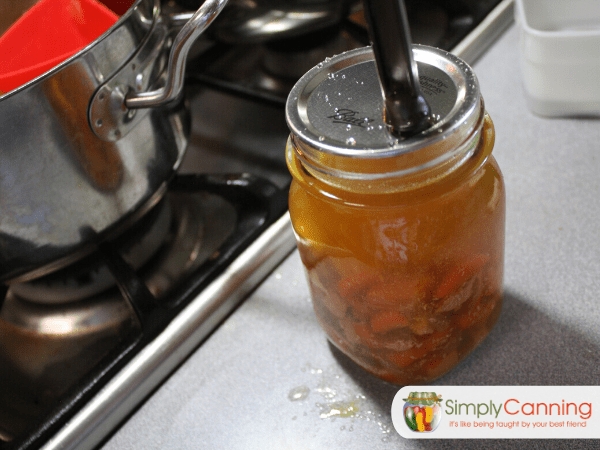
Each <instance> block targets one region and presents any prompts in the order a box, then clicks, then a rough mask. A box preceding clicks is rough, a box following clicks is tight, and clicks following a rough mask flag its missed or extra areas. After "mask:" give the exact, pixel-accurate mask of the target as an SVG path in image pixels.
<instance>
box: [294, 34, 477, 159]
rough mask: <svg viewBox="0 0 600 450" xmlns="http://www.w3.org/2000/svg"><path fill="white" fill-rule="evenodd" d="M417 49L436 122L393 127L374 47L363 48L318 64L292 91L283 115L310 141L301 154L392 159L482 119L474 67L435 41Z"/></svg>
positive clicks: (466, 132) (421, 76) (467, 129)
mask: <svg viewBox="0 0 600 450" xmlns="http://www.w3.org/2000/svg"><path fill="white" fill-rule="evenodd" d="M413 55H414V59H415V62H416V63H417V67H418V71H419V80H420V83H421V89H422V90H423V94H424V95H425V97H426V99H427V101H428V102H429V105H430V106H431V110H432V112H433V114H434V118H435V124H434V125H433V126H432V127H431V128H429V129H427V130H425V131H423V132H422V133H419V134H417V135H415V136H412V137H410V138H407V139H402V140H398V139H397V138H396V137H394V136H393V135H391V134H390V133H389V131H388V128H387V126H386V124H385V122H384V119H383V94H382V91H381V87H380V84H379V79H378V75H377V68H376V66H375V61H374V56H373V52H372V50H371V48H370V47H365V48H360V49H356V50H352V51H349V52H346V53H343V54H341V55H338V56H335V57H333V58H331V59H328V60H326V61H325V62H323V63H321V64H319V65H317V66H316V67H314V68H313V69H311V70H310V71H309V72H307V73H306V74H305V75H304V76H303V77H302V78H301V79H300V80H299V81H298V83H297V84H296V85H295V86H294V88H293V89H292V90H291V92H290V94H289V97H288V100H287V105H286V119H287V122H288V126H289V127H290V130H291V131H292V133H293V134H294V135H296V136H297V137H298V138H299V139H300V140H301V141H303V142H304V143H305V144H308V146H309V147H311V148H309V149H304V150H305V152H304V156H305V157H307V158H308V159H310V160H313V161H317V160H319V158H320V156H322V154H323V153H326V154H328V155H330V156H334V157H341V158H342V159H346V158H351V159H357V158H358V159H361V158H366V159H371V160H372V159H381V158H390V157H396V156H398V155H400V154H406V153H410V152H414V151H416V150H419V149H421V148H423V147H428V146H431V145H433V144H436V143H438V142H440V141H442V140H444V139H447V138H448V137H449V136H451V135H453V134H455V133H457V132H460V133H461V134H462V133H464V136H469V135H470V134H472V132H473V131H474V130H475V129H476V127H477V126H478V124H480V123H481V121H480V116H481V110H482V106H481V105H482V100H481V95H480V92H479V84H478V82H477V78H476V76H475V74H474V72H473V71H472V69H471V68H470V67H469V66H468V65H467V64H466V63H465V62H463V61H462V60H460V59H459V58H457V57H456V56H454V55H452V54H450V53H448V52H445V51H443V50H439V49H436V48H431V47H425V46H420V45H415V46H413ZM311 152H314V154H311ZM319 154H320V155H319Z"/></svg>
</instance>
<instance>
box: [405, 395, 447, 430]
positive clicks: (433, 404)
mask: <svg viewBox="0 0 600 450" xmlns="http://www.w3.org/2000/svg"><path fill="white" fill-rule="evenodd" d="M441 400H442V396H441V395H436V393H435V392H411V393H410V395H409V396H408V397H407V398H405V399H404V401H405V402H406V403H405V404H404V420H405V422H406V425H408V428H410V429H411V430H412V431H416V432H420V433H424V432H429V431H433V430H435V429H436V428H437V426H438V425H439V424H440V420H441V418H442V409H441V407H440V402H441Z"/></svg>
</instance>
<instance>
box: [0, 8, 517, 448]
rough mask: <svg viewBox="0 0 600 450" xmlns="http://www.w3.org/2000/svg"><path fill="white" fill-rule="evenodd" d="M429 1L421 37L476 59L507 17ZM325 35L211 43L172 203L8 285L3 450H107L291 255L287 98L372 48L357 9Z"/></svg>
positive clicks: (200, 52) (192, 67) (193, 98)
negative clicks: (329, 66)
mask: <svg viewBox="0 0 600 450" xmlns="http://www.w3.org/2000/svg"><path fill="white" fill-rule="evenodd" d="M498 3H500V6H498V7H496V8H494V7H495V6H496V5H497V4H498ZM415 4H417V2H415ZM418 4H419V5H421V6H423V5H425V6H426V7H427V8H428V9H423V8H422V7H414V6H413V7H412V13H411V15H412V18H413V19H412V20H413V22H412V23H411V26H412V27H413V29H412V32H413V36H414V40H415V41H416V42H418V43H425V44H433V45H438V46H442V47H445V48H447V49H453V48H455V46H456V44H457V43H458V42H460V44H459V46H460V45H463V50H461V51H464V52H465V54H466V55H468V57H467V60H468V62H471V61H469V59H472V58H474V57H476V55H477V52H478V51H481V49H482V45H475V46H474V45H473V44H472V43H473V42H475V41H477V42H479V43H481V42H483V43H485V42H486V40H490V39H493V38H494V33H497V32H499V30H500V29H502V27H503V26H505V25H506V23H508V22H509V21H510V16H511V12H510V10H509V8H508V6H507V5H510V0H505V1H504V2H499V0H486V1H481V2H469V1H467V0H464V2H463V1H456V2H454V1H452V2H437V1H433V0H432V1H431V2H421V3H418ZM440 5H454V6H452V8H454V10H452V8H450V10H444V9H440V8H441V6H440ZM410 8H411V7H410V3H409V10H410ZM469 8H470V9H469ZM465 11H467V12H465ZM468 11H471V12H468ZM490 11H491V13H490ZM486 21H487V22H489V23H487V24H485V26H484V27H483V28H481V29H478V28H477V26H478V24H480V23H482V22H483V23H485V22H486ZM469 32H471V34H469V35H468V36H467V38H466V39H465V35H467V33H469ZM473 33H475V34H476V35H477V36H476V39H475V38H473V37H472V36H473ZM318 37H319V38H321V39H316V38H315V35H313V34H311V33H308V34H307V35H306V36H302V37H301V38H294V39H293V40H289V39H285V40H281V41H277V40H276V41H274V42H268V43H260V44H253V45H232V44H221V43H215V42H212V41H208V42H200V43H199V44H198V46H197V47H198V48H197V49H196V50H195V52H193V53H194V54H193V55H192V57H191V59H190V61H189V64H188V70H187V82H186V84H187V87H186V92H185V96H184V101H185V102H186V103H187V105H188V107H189V109H190V111H191V115H192V131H191V136H190V141H189V146H188V149H187V152H186V155H185V158H184V160H183V162H182V164H181V166H180V169H179V171H178V174H177V176H176V177H175V179H174V180H173V181H172V182H171V184H170V187H169V190H168V193H167V194H166V195H165V196H164V197H163V199H162V200H161V202H159V203H158V204H157V205H155V207H154V208H153V209H152V210H151V211H150V213H148V214H147V215H146V216H145V217H144V220H142V221H140V222H139V223H137V224H135V226H134V227H133V228H132V229H130V230H128V231H127V232H126V233H125V234H124V235H122V236H120V237H118V238H116V239H114V240H112V241H110V242H104V243H102V244H100V245H99V246H98V249H97V252H96V253H94V254H93V255H91V256H89V257H87V258H86V259H84V260H81V261H78V262H77V263H76V264H75V265H73V266H71V267H67V268H65V269H63V270H60V271H59V272H55V273H52V274H50V275H47V276H45V277H43V278H38V279H34V280H30V281H28V282H26V283H21V284H18V285H11V286H8V287H4V288H3V290H4V291H6V292H5V295H3V303H2V307H1V309H0V336H1V338H0V386H2V388H1V390H0V450H6V449H22V450H26V449H36V448H46V449H59V448H60V449H67V448H69V449H75V448H94V447H95V446H97V445H98V443H100V442H101V441H102V440H103V439H104V438H105V437H106V435H107V434H109V433H110V432H111V430H113V429H114V428H115V427H117V426H118V424H119V423H120V422H121V421H122V420H123V419H124V418H125V417H126V416H127V414H129V413H130V412H131V411H132V410H133V409H134V408H135V407H136V405H137V404H139V403H140V402H141V401H143V399H144V398H145V397H146V396H147V395H149V394H150V393H151V392H152V390H153V389H154V388H155V387H156V386H157V385H158V384H160V383H161V382H162V381H163V380H164V379H165V378H166V377H167V376H168V375H169V374H170V373H171V372H172V371H173V370H174V369H176V367H177V366H178V365H179V364H181V363H182V362H183V361H184V360H185V358H186V356H187V355H188V354H190V353H191V352H192V351H193V350H194V349H195V348H196V347H197V346H198V345H200V344H201V343H202V341H203V340H204V339H205V338H206V337H207V336H209V334H210V333H211V332H212V330H214V329H215V328H216V327H218V325H219V324H220V323H221V322H222V320H223V319H224V318H225V317H226V316H227V315H228V314H230V313H231V311H233V310H234V309H235V307H236V306H237V305H238V304H239V303H240V302H241V301H243V299H244V298H245V297H246V296H247V294H248V293H249V292H250V291H251V290H252V289H253V288H254V287H255V286H256V285H257V284H258V283H259V282H260V281H261V280H262V279H263V278H264V277H265V276H266V275H267V274H268V273H269V272H270V271H271V270H272V269H273V268H274V267H275V266H276V265H277V264H278V263H279V262H280V261H281V260H282V259H283V258H284V257H285V256H286V255H287V254H288V253H289V252H290V251H291V250H292V249H293V248H295V241H294V239H293V233H292V230H291V227H290V225H289V220H288V217H287V214H286V211H287V190H288V187H289V183H290V181H291V178H290V175H289V173H288V171H287V168H286V165H285V159H284V148H285V142H286V139H287V135H288V129H287V126H286V124H285V118H284V112H283V106H284V103H285V98H286V96H287V92H288V91H289V88H290V87H291V86H292V85H293V84H294V82H295V80H296V79H297V78H298V77H299V76H301V75H302V74H303V73H304V72H305V71H306V70H308V69H309V68H310V66H312V65H314V64H316V63H318V62H319V61H321V60H322V59H324V58H325V57H327V56H332V55H333V54H335V53H339V52H340V51H344V50H347V49H349V48H352V47H356V46H363V45H365V44H366V31H365V29H364V25H363V23H362V18H361V15H360V12H355V13H354V14H353V15H352V16H351V17H349V18H348V19H347V20H345V21H344V23H343V24H342V25H341V26H340V27H337V28H336V30H327V32H324V33H320V35H319V36H318ZM319 42H320V43H319ZM317 43H319V44H318V45H317ZM483 46H485V45H483ZM463 56H464V55H463ZM299 61H300V62H299ZM232 174H233V175H232ZM250 174H251V175H250ZM0 294H1V293H0Z"/></svg>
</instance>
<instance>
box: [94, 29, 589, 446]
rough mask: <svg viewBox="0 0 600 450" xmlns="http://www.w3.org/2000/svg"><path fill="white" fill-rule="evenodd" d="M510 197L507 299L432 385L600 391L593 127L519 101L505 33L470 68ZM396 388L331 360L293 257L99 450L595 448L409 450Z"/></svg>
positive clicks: (513, 42)
mask: <svg viewBox="0 0 600 450" xmlns="http://www.w3.org/2000/svg"><path fill="white" fill-rule="evenodd" d="M474 68H475V71H476V73H477V75H478V77H479V80H480V83H481V91H482V93H483V96H484V98H485V101H486V107H487V110H488V112H489V113H490V115H491V117H492V119H493V120H494V122H495V125H496V147H495V150H494V154H495V156H496V159H497V160H498V162H499V164H500V167H501V168H502V170H503V173H504V177H505V181H506V186H507V222H506V259H505V300H504V309H503V312H502V315H501V317H500V319H499V322H498V324H497V326H496V327H495V329H494V330H493V331H492V332H491V334H490V336H489V337H488V338H487V339H486V340H485V341H484V342H483V344H481V346H480V347H479V348H478V349H477V350H475V352H474V353H473V354H472V355H470V356H469V357H468V358H467V359H466V360H465V361H463V362H462V363H461V364H460V365H459V366H458V367H456V368H455V369H454V370H453V371H452V372H451V373H449V374H448V375H446V376H444V377H443V378H441V379H439V380H438V381H436V384H438V385H596V384H598V381H599V380H600V327H599V324H600V308H598V301H599V299H600V294H599V292H600V258H599V257H598V248H599V245H600V233H599V228H600V227H599V225H598V223H599V222H600V201H599V199H598V196H599V194H600V175H599V174H600V161H599V160H598V150H599V149H600V120H594V119H545V118H541V117H536V116H534V115H533V114H532V113H531V112H530V111H529V110H528V109H527V106H526V104H525V100H524V93H523V87H522V84H521V78H520V71H519V64H518V33H517V29H516V27H514V26H513V27H511V28H510V29H509V30H508V31H507V32H506V33H505V34H504V35H503V36H502V37H501V38H500V39H499V40H498V42H497V43H496V44H495V45H494V46H493V47H492V48H491V49H490V50H489V51H488V52H487V53H486V54H485V56H484V57H482V58H481V59H480V60H479V61H478V62H477V63H476V64H475V65H474ZM397 390H398V387H396V386H392V385H390V384H387V383H385V382H382V381H379V380H378V379H376V378H374V377H372V376H370V375H368V374H366V373H365V372H363V371H362V370H361V369H358V368H357V367H356V366H354V365H353V364H352V363H349V362H348V360H347V359H346V358H345V357H344V356H342V355H340V354H339V352H337V351H336V350H335V349H333V348H332V347H331V346H330V345H329V344H328V343H327V340H326V338H325V335H324V333H323V332H322V331H321V329H320V328H319V326H318V324H317V322H316V319H315V317H314V315H313V312H312V305H311V302H310V298H309V293H308V286H307V283H306V281H305V279H304V272H303V269H302V265H301V262H300V259H299V257H298V253H297V252H296V251H295V252H293V253H292V254H291V255H290V256H289V257H288V258H287V259H286V260H285V261H284V262H283V263H282V264H281V265H280V266H279V267H278V268H277V269H276V270H275V271H274V272H273V273H272V274H271V275H270V276H269V277H268V278H267V279H266V280H265V281H264V282H263V283H262V284H261V285H260V286H259V287H258V288H257V289H256V290H255V291H254V292H253V294H252V295H251V296H250V297H249V298H248V299H247V300H246V301H245V302H244V303H243V304H242V305H241V306H240V307H239V308H238V309H237V310H236V311H235V313H234V314H233V315H231V316H230V317H229V318H228V319H227V320H226V321H225V322H224V324H223V325H222V326H221V327H220V328H219V329H217V330H216V331H215V332H214V333H213V334H212V335H211V336H210V337H209V338H208V340H207V341H206V342H204V343H203V344H202V346H201V347H200V348H199V349H198V350H197V351H195V352H194V353H193V354H192V355H191V356H190V357H189V359H188V360H187V361H186V362H185V363H184V364H183V365H182V366H181V367H180V368H179V369H178V370H177V371H176V372H175V373H174V374H173V375H172V376H171V377H170V378H169V379H168V380H167V381H166V382H165V383H164V384H163V385H162V386H160V387H159V388H158V389H157V391H156V392H155V393H154V394H153V395H152V396H151V397H150V398H149V399H148V400H147V401H146V402H145V403H144V404H143V405H142V406H141V407H140V408H139V409H138V410H137V411H136V412H135V413H134V414H133V415H132V416H131V417H130V418H129V419H128V420H127V421H126V422H125V423H124V424H123V426H122V427H121V428H120V429H119V430H118V431H117V432H116V433H115V434H114V435H113V436H112V437H111V438H110V439H109V440H108V441H107V442H105V444H104V446H103V449H105V450H112V449H119V450H123V449H145V450H150V449H165V448H175V449H199V448H202V449H204V448H205V449H228V450H229V449H244V450H252V449H303V450H307V449H319V450H322V449H365V448H369V449H373V450H378V449H382V450H383V449H385V450H390V449H418V448H424V447H425V448H429V447H431V448H433V447H435V448H442V449H443V448H515V447H518V448H521V447H522V448H548V447H551V448H565V447H568V448H598V447H597V445H598V443H597V442H592V441H572V442H568V443H567V442H565V441H554V440H553V441H529V440H523V441H516V440H513V441H506V440H504V441H473V440H464V441H458V440H437V441H417V440H413V441H410V440H406V439H404V438H402V437H400V435H398V434H397V433H396V431H395V430H394V428H393V426H392V422H391V418H390V406H391V402H392V399H393V396H394V394H395V393H396V392H397Z"/></svg>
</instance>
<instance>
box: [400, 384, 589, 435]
mask: <svg viewBox="0 0 600 450" xmlns="http://www.w3.org/2000/svg"><path fill="white" fill-rule="evenodd" d="M415 387H416V386H405V387H403V388H401V389H400V390H399V391H398V392H397V393H396V396H395V397H394V400H393V402H392V408H391V409H392V422H393V424H394V427H395V428H396V430H397V431H398V433H399V434H400V435H401V436H403V437H404V438H408V439H440V438H442V439H443V438H467V439H482V438H483V439H495V438H538V439H539V438H542V439H553V438H557V439H560V438H568V439H569V438H571V439H584V438H586V439H589V438H593V439H598V438H600V416H598V417H596V415H594V414H593V411H594V404H598V402H600V387H599V386H444V387H443V389H444V391H443V399H442V395H441V394H439V393H436V392H431V391H433V390H434V389H435V388H436V387H437V388H439V386H436V387H434V386H420V388H421V389H422V391H417V390H416V389H415ZM417 389H419V387H417ZM442 416H443V420H442Z"/></svg>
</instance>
